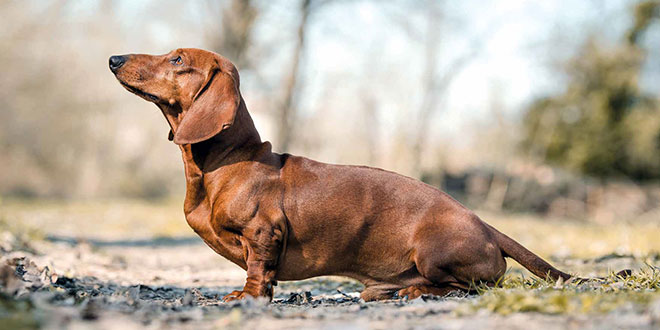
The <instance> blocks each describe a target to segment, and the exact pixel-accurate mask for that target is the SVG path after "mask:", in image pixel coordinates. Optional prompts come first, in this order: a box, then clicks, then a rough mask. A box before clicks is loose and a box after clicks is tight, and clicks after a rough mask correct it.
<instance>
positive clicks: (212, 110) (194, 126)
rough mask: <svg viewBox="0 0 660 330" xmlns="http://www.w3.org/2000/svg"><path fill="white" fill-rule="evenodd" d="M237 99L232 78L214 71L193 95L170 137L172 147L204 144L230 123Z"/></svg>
mask: <svg viewBox="0 0 660 330" xmlns="http://www.w3.org/2000/svg"><path fill="white" fill-rule="evenodd" d="M240 100H241V97H240V95H239V92H238V86H237V84H236V82H235V81H234V78H233V77H232V76H231V75H230V74H228V73H225V72H221V71H220V70H218V69H216V70H214V72H213V73H211V74H210V77H209V78H208V80H207V82H206V84H205V86H204V87H202V89H200V91H199V92H198V93H197V95H195V98H194V99H193V103H192V105H191V106H190V109H188V111H187V112H186V114H185V115H184V116H183V119H182V120H181V123H179V127H178V128H177V130H176V132H175V133H174V143H176V144H191V143H197V142H201V141H204V140H208V139H210V138H211V137H213V136H214V135H216V134H218V133H220V132H221V131H222V130H223V129H226V128H229V127H230V126H231V125H232V124H233V123H234V118H235V117H236V110H237V109H238V105H239V103H240Z"/></svg>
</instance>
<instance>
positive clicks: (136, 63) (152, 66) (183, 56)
mask: <svg viewBox="0 0 660 330" xmlns="http://www.w3.org/2000/svg"><path fill="white" fill-rule="evenodd" d="M109 65H110V70H111V71H112V72H113V73H114V74H115V77H116V78H117V80H119V82H120V83H121V84H122V86H124V88H126V89H127V90H128V91H130V92H131V93H133V94H135V95H138V96H140V97H142V98H143V99H145V100H147V101H149V102H153V103H155V104H156V105H158V107H159V108H161V110H163V113H164V114H165V116H166V117H168V120H169V122H170V125H171V126H172V130H173V140H174V142H175V143H176V144H190V143H197V142H201V141H204V140H207V139H210V138H211V137H213V136H215V135H216V134H218V133H220V132H221V131H222V130H224V129H227V128H229V127H230V126H231V125H232V124H233V123H234V119H235V117H236V112H237V109H238V107H239V105H240V102H241V96H240V91H239V76H238V71H237V70H236V67H235V66H234V65H233V64H232V63H231V62H230V61H229V60H227V59H226V58H224V57H222V56H220V55H218V54H216V53H212V52H208V51H204V50H201V49H192V48H181V49H176V50H173V51H171V52H169V53H167V54H164V55H144V54H130V55H120V56H111V57H110V61H109Z"/></svg>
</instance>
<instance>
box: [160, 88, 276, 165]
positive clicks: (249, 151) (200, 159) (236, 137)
mask: <svg viewBox="0 0 660 330" xmlns="http://www.w3.org/2000/svg"><path fill="white" fill-rule="evenodd" d="M159 107H160V108H161V110H162V112H163V114H164V115H165V118H166V119H167V121H168V123H169V124H170V128H171V129H172V132H176V130H177V128H178V127H179V123H180V122H181V119H182V118H183V116H185V113H186V110H182V109H180V108H178V109H177V108H173V107H172V106H169V105H159ZM266 149H267V150H266ZM270 150H271V149H270V143H269V142H265V143H262V141H261V137H260V136H259V132H257V129H256V127H255V126H254V122H253V121H252V117H251V116H250V113H249V112H248V110H247V106H246V105H245V101H244V100H243V97H241V99H240V104H239V106H238V109H237V110H236V117H235V119H234V122H233V124H232V125H231V126H230V127H229V128H226V129H225V130H223V131H222V132H220V133H218V134H216V135H215V136H214V137H212V138H210V139H208V140H206V141H202V142H199V143H195V144H190V145H182V146H181V151H182V152H183V154H184V155H183V156H184V162H186V163H191V164H187V165H186V166H189V165H192V166H193V167H196V168H197V170H194V171H193V172H198V171H199V172H206V171H210V170H214V169H216V168H218V167H220V166H222V165H226V164H228V163H233V162H237V161H245V160H249V159H251V158H253V157H258V155H257V154H261V152H260V151H267V152H270ZM209 155H212V159H209V162H208V163H207V162H206V159H207V158H208V156H209ZM205 164H206V166H205ZM205 167H206V168H205ZM191 170H193V169H191ZM186 171H187V172H188V169H186ZM186 176H188V174H186Z"/></svg>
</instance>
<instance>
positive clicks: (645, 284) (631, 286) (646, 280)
mask: <svg viewBox="0 0 660 330" xmlns="http://www.w3.org/2000/svg"><path fill="white" fill-rule="evenodd" d="M658 289H660V270H659V269H658V268H657V267H654V266H651V265H649V266H647V267H645V268H643V269H640V270H639V271H637V272H633V275H631V276H630V277H628V278H625V279H624V278H620V277H617V276H615V275H614V274H611V275H610V276H608V277H607V278H606V279H604V280H602V281H589V282H584V283H581V284H577V283H575V282H567V283H553V282H548V281H544V280H538V279H534V278H528V279H525V278H522V277H516V276H507V277H506V278H505V279H504V280H503V281H502V283H501V284H500V285H498V286H497V287H494V288H491V287H485V286H484V287H482V288H481V290H480V296H479V297H478V298H476V299H474V300H473V301H472V302H470V303H469V304H466V305H463V306H461V308H459V309H458V310H457V313H458V314H471V313H475V312H478V311H480V310H487V311H489V312H491V313H497V314H502V315H508V314H511V313H518V312H538V313H544V314H600V313H608V312H611V311H613V310H616V309H618V308H621V307H622V306H624V305H631V306H633V307H635V308H642V309H643V308H646V307H647V306H649V305H650V304H651V303H653V302H654V301H657V300H658V299H660V292H658Z"/></svg>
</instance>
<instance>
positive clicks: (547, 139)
mask: <svg viewBox="0 0 660 330" xmlns="http://www.w3.org/2000/svg"><path fill="white" fill-rule="evenodd" d="M0 12H1V13H2V20H1V23H0V45H1V46H2V50H3V51H2V52H0V62H1V63H2V68H3V69H2V74H1V75H0V100H1V101H0V107H1V109H0V155H2V156H0V196H1V198H2V199H1V200H0V208H1V207H3V203H4V206H5V207H8V205H9V206H11V205H15V204H16V203H24V204H22V205H35V204H38V203H51V204H52V203H55V204H57V203H64V204H67V203H68V204H70V203H80V202H90V201H108V200H111V201H123V202H122V203H126V201H135V203H158V202H160V201H170V200H173V201H175V202H174V203H175V204H176V205H177V206H176V208H175V210H176V211H175V212H176V213H175V214H174V215H173V216H176V217H177V218H183V214H182V212H180V207H181V206H180V203H181V200H182V198H183V193H184V177H183V165H182V161H181V156H180V152H179V150H178V148H177V147H176V146H175V145H174V144H173V143H172V142H169V141H168V140H167V134H168V131H169V128H168V126H167V124H166V122H165V120H164V118H162V114H161V113H160V111H159V110H158V109H157V108H156V107H155V106H153V105H151V104H149V103H147V102H145V101H143V100H141V99H140V98H138V97H135V96H133V95H131V94H129V93H128V92H126V91H125V90H124V89H123V88H122V87H121V86H120V85H119V84H118V83H117V82H116V80H115V78H114V76H113V75H112V74H111V73H110V71H109V70H108V68H107V60H108V57H109V56H110V55H113V54H125V53H152V54H162V53H166V52H168V51H170V50H171V49H174V48H178V47H196V48H204V49H208V50H212V51H215V52H218V53H221V54H223V55H224V56H226V57H228V58H229V59H231V60H232V61H233V62H234V63H235V64H236V65H237V66H238V68H239V70H240V72H241V79H242V82H241V89H242V94H243V96H244V98H245V100H246V103H247V105H248V109H249V110H250V112H251V114H252V116H253V118H254V120H255V123H256V126H257V129H258V130H259V132H260V133H261V136H262V139H264V140H269V141H271V142H273V145H274V148H275V150H276V151H278V152H290V153H294V154H298V155H303V156H307V157H310V158H314V159H317V160H321V161H325V162H331V163H341V164H364V165H371V166H376V167H381V168H385V169H388V170H393V171H397V172H400V173H402V174H405V175H409V176H412V177H416V178H420V179H422V180H424V181H425V182H427V183H429V184H432V185H434V186H437V187H440V188H442V189H444V190H446V191H447V192H449V193H450V194H451V195H452V196H454V197H456V198H457V199H459V200H460V201H462V202H463V203H465V204H467V205H468V206H470V207H473V208H478V209H482V210H487V211H493V212H522V213H527V214H534V215H538V216H543V217H560V218H569V219H579V220H584V221H592V222H597V223H602V224H608V223H613V222H631V221H642V222H648V221H658V220H660V180H658V179H659V178H660V89H659V88H658V86H659V85H660V2H659V1H631V0H588V1H587V0H585V1H569V0H558V1H520V0H502V1H497V2H492V3H485V2H484V1H476V0H465V1H442V0H420V1H375V0H357V1H348V0H301V1H266V0H224V1H203V0H199V1H170V0H159V1H149V0H145V1H128V0H125V1H119V0H118V1H108V0H89V1H54V0H44V1H10V0H2V1H0ZM131 203H132V202H131ZM182 225H185V224H184V223H182Z"/></svg>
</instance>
